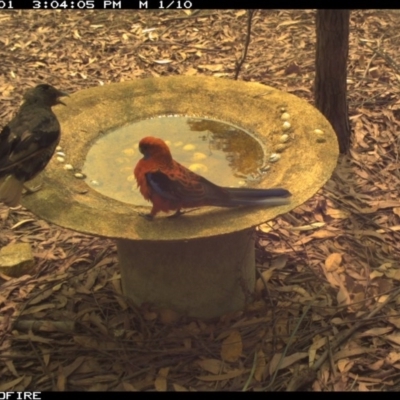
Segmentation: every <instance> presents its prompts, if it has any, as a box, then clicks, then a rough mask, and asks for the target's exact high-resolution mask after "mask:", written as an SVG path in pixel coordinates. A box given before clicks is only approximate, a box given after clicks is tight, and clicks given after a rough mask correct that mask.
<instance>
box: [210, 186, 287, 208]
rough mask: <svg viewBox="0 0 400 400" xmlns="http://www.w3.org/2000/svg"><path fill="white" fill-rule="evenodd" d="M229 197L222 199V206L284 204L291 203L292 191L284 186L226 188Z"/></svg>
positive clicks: (271, 205) (269, 205)
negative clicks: (270, 187)
mask: <svg viewBox="0 0 400 400" xmlns="http://www.w3.org/2000/svg"><path fill="white" fill-rule="evenodd" d="M224 189H225V191H226V192H228V195H229V197H228V198H227V199H226V200H222V199H221V203H220V204H215V205H218V206H220V207H235V206H262V205H264V206H267V207H273V206H282V205H285V204H289V203H290V199H289V197H290V196H291V193H290V192H289V191H288V190H286V189H282V188H272V189H251V188H224Z"/></svg>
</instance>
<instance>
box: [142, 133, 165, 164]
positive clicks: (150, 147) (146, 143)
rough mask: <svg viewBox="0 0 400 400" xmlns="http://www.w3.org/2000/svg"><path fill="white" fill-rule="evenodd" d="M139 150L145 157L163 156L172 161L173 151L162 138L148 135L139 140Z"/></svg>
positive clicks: (157, 157)
mask: <svg viewBox="0 0 400 400" xmlns="http://www.w3.org/2000/svg"><path fill="white" fill-rule="evenodd" d="M139 151H140V152H141V153H142V154H143V156H144V158H145V159H149V158H156V159H160V158H162V159H163V160H164V161H169V160H171V161H172V156H171V152H170V151H169V148H168V146H167V144H166V143H165V142H164V141H163V140H162V139H159V138H155V137H153V136H147V137H145V138H143V139H142V140H141V141H140V142H139Z"/></svg>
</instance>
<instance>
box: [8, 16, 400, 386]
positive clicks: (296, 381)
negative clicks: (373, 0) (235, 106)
mask: <svg viewBox="0 0 400 400" xmlns="http://www.w3.org/2000/svg"><path fill="white" fill-rule="evenodd" d="M0 21H1V25H2V32H1V33H0V54H1V56H2V57H1V58H2V70H1V71H0V89H1V100H2V108H1V111H0V118H1V121H2V122H1V124H2V125H4V124H5V123H6V122H7V121H8V120H10V118H11V117H12V116H13V114H14V113H15V110H16V109H17V107H18V105H19V104H20V101H21V96H22V93H23V92H24V91H25V90H26V89H27V88H29V87H31V86H34V85H36V84H38V83H40V82H47V83H50V84H53V85H55V86H56V87H58V88H60V89H63V90H69V91H71V92H74V91H77V90H81V89H84V88H88V87H93V86H97V85H104V84H108V83H111V82H121V81H127V80H132V79H141V78H145V77H158V76H163V75H178V74H182V75H212V76H216V77H226V78H232V77H233V76H234V74H235V65H236V60H237V59H238V58H239V57H240V55H241V53H242V50H243V43H244V42H245V32H246V12H245V11H244V10H201V11H200V10H197V11H193V12H192V11H187V12H184V11H162V12H160V11H140V12H139V11H119V12H110V11H60V12H52V11H8V12H0ZM399 24H400V13H398V12H397V11H390V10H385V11H379V10H374V11H353V12H352V14H351V29H350V31H351V35H350V54H349V62H348V71H349V72H348V99H349V107H350V116H351V123H352V129H353V135H354V141H353V142H354V143H353V146H352V149H351V154H350V156H349V157H341V159H340V160H339V163H338V167H337V169H336V171H335V173H334V175H333V177H332V179H331V180H330V181H329V182H328V183H327V184H326V185H325V187H324V188H322V189H321V190H320V191H319V192H318V194H316V195H315V196H314V197H313V198H312V199H310V200H309V201H308V202H307V203H305V204H304V205H302V206H301V207H298V208H297V209H295V210H293V211H292V212H291V213H289V214H287V215H285V216H283V217H281V218H277V219H276V220H275V221H272V222H271V223H269V224H263V225H261V226H260V227H259V228H258V229H257V231H256V233H255V234H256V236H257V245H256V246H257V247H256V254H257V263H258V272H259V275H258V281H257V287H256V293H255V298H254V300H253V302H252V303H251V304H250V305H249V307H248V308H247V310H246V311H244V312H239V313H235V314H232V315H226V316H224V317H222V318H220V319H219V320H213V321H200V320H195V319H185V318H178V317H177V316H176V315H175V314H174V313H173V312H171V311H169V310H161V311H155V310H153V309H151V307H142V308H141V309H136V308H134V307H130V305H129V304H128V303H127V300H126V299H125V298H124V297H123V296H122V291H121V286H120V275H119V270H118V266H117V257H116V249H115V246H114V243H113V242H112V241H110V240H107V239H102V238H93V237H89V236H85V235H82V234H78V233H75V232H71V231H68V230H65V229H61V228H58V227H56V226H54V225H51V224H48V223H47V222H44V221H42V220H38V219H37V218H36V217H35V216H34V215H32V214H31V213H29V212H28V211H27V210H25V209H23V208H19V209H16V210H9V209H8V208H6V207H3V206H1V207H0V224H1V229H2V235H1V237H0V245H1V246H4V245H6V244H9V243H16V242H27V243H30V244H31V246H32V248H33V251H34V255H35V260H36V262H37V267H36V269H35V273H34V274H33V275H24V276H21V277H19V278H10V277H7V276H5V275H2V276H0V285H1V286H0V288H1V291H0V348H1V352H0V391H22V390H33V389H34V390H42V391H44V390H59V391H60V390H107V391H111V390H128V391H134V390H149V391H152V390H157V391H164V390H171V391H197V390H209V391H211V390H227V391H234V390H254V391H260V390H295V389H300V388H301V389H306V390H310V391H321V390H324V391H328V390H329V391H341V390H348V391H370V390H392V391H395V390H396V391H397V390H399V388H400V312H399V309H400V306H399V303H400V295H399V293H400V289H399V288H400V286H399V281H400V268H399V261H398V260H399V259H400V246H399V245H398V243H397V242H398V241H399V239H400V232H399V230H400V200H399V196H398V190H399V187H400V174H399V150H398V149H399V140H398V132H399V128H398V126H399V120H400V100H399V98H400V97H399V91H400V90H399V87H400V86H399V82H400V56H399V54H398V49H399V47H400V35H399V34H398V29H397V27H398V26H399ZM252 32H253V34H252V38H251V42H250V47H249V49H248V54H247V58H246V60H245V62H244V65H243V67H242V69H241V71H240V74H239V79H243V80H246V81H257V82H262V83H265V84H267V85H270V86H273V87H276V88H278V89H281V90H285V91H288V92H291V93H293V94H296V95H298V96H300V97H302V98H304V99H306V100H308V101H309V102H311V103H312V101H313V94H312V93H313V81H314V63H315V61H314V58H315V54H314V48H315V12H314V11H304V10H303V11H299V10H297V11H289V10H284V11H280V10H262V11H258V12H257V13H256V14H255V16H254V19H253V27H252Z"/></svg>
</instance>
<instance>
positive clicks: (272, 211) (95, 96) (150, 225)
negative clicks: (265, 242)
mask: <svg viewBox="0 0 400 400" xmlns="http://www.w3.org/2000/svg"><path fill="white" fill-rule="evenodd" d="M65 103H66V104H67V107H55V109H54V111H55V113H56V114H57V116H58V118H59V121H60V123H61V127H62V138H61V143H60V144H61V146H62V149H63V152H64V153H65V154H66V156H65V163H68V164H71V165H72V166H73V167H74V170H73V171H67V170H66V169H64V164H63V163H60V162H59V161H57V159H56V157H53V159H52V161H51V162H50V163H49V165H48V167H47V168H46V170H45V171H44V172H43V173H42V174H41V178H40V179H41V180H42V181H43V187H42V189H41V190H40V191H38V192H36V193H34V194H31V195H29V196H25V197H24V198H23V201H22V204H23V205H24V206H25V207H27V208H28V209H30V210H31V211H32V212H34V213H35V214H36V215H38V216H39V217H41V218H43V219H45V220H48V221H50V222H53V223H55V224H58V225H60V226H63V227H65V228H69V229H72V230H76V231H79V232H83V233H87V234H91V235H97V236H104V237H108V238H113V239H115V240H116V243H117V249H118V257H119V266H120V268H121V280H122V287H123V291H124V293H125V295H126V296H128V297H129V298H131V299H132V300H133V301H134V303H135V304H138V305H140V304H142V303H144V302H146V303H152V304H155V305H156V306H158V307H160V308H169V309H173V310H175V311H177V312H179V313H182V314H186V315H188V316H195V317H201V318H210V317H216V316H220V315H222V314H224V313H226V312H231V311H236V310H240V309H243V307H244V306H245V304H246V301H248V300H249V298H250V295H251V293H252V292H253V290H254V281H255V260H254V241H253V239H252V233H253V228H254V227H255V226H257V225H259V224H261V223H263V222H266V221H269V220H271V219H273V218H274V217H276V216H278V215H280V214H283V213H286V212H288V211H290V210H291V209H293V208H294V207H296V206H298V205H300V204H302V203H304V202H305V201H306V200H307V199H309V198H310V197H311V196H313V195H314V194H315V193H316V192H317V190H318V189H319V188H320V187H321V186H322V185H323V184H324V183H325V182H326V181H327V180H328V179H329V177H330V176H331V173H332V171H333V169H334V168H335V166H336V161H337V157H338V146H337V141H336V136H335V133H334V131H333V129H332V127H331V126H330V124H329V123H328V122H327V121H326V119H325V118H324V117H323V116H322V115H321V114H320V113H319V112H318V111H317V110H316V109H315V108H313V107H312V106H310V105H309V104H308V103H307V102H305V101H303V100H300V99H299V98H297V97H295V96H293V95H290V94H287V93H284V92H281V91H278V90H276V89H273V88H271V87H268V86H264V85H261V84H258V83H246V82H242V81H232V80H227V79H215V78H210V77H184V76H176V77H167V78H157V79H152V78H150V79H143V80H137V81H134V82H124V83H118V84H111V85H108V86H102V87H97V88H92V89H87V90H82V91H80V92H77V93H75V94H73V95H71V97H69V98H68V99H66V100H65ZM161 115H184V116H193V117H207V118H211V119H215V120H220V121H226V122H227V123H231V124H234V125H236V126H239V127H242V128H243V129H245V130H247V131H250V132H252V133H253V135H254V136H256V137H257V138H258V139H259V140H260V141H261V142H262V143H263V145H264V146H265V151H266V153H267V154H266V160H267V164H268V165H267V168H266V169H268V171H267V172H266V173H265V174H264V175H263V179H261V180H260V181H259V182H258V183H257V184H256V185H255V187H259V188H267V187H284V188H286V189H288V190H290V192H292V194H293V196H292V198H291V203H290V204H289V205H287V206H280V207H273V208H264V207H252V208H244V207H242V208H232V209H222V208H216V207H205V208H202V209H199V210H196V211H193V212H190V213H188V214H186V215H183V216H181V217H179V218H176V219H169V218H165V216H164V215H163V214H160V215H159V216H157V217H156V218H155V220H154V221H152V222H149V221H147V220H146V219H144V218H142V217H140V216H139V215H138V211H142V212H143V211H144V212H148V211H149V208H147V209H146V208H145V207H143V206H137V205H134V204H127V203H123V202H121V201H118V200H115V199H113V198H111V197H106V196H104V195H102V194H100V193H99V192H97V191H96V190H94V189H93V188H92V187H90V186H89V185H87V184H86V182H85V181H84V180H80V179H77V178H76V177H75V173H76V172H77V171H80V170H82V168H83V164H84V162H85V158H86V155H87V153H88V151H89V149H90V148H91V146H92V145H93V143H94V142H95V141H96V139H97V138H98V137H99V136H101V135H103V134H105V133H108V132H112V131H113V130H115V129H117V128H119V127H121V126H124V125H127V124H131V123H133V122H135V121H140V120H143V119H147V118H152V117H157V116H161ZM111 134H112V133H111ZM144 136H148V135H147V133H146V132H143V133H142V134H141V136H140V137H135V138H132V140H134V141H136V142H138V141H139V140H140V139H141V138H142V137H144ZM243 151H246V149H243ZM172 153H173V151H172ZM178 161H179V160H178ZM108 167H109V168H115V165H109V166H108ZM133 168H134V164H133V163H132V170H133ZM33 184H34V183H33ZM149 207H150V204H149Z"/></svg>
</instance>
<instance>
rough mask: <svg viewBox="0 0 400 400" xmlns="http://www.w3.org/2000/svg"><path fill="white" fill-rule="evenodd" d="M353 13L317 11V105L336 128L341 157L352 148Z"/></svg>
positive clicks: (346, 11)
mask: <svg viewBox="0 0 400 400" xmlns="http://www.w3.org/2000/svg"><path fill="white" fill-rule="evenodd" d="M349 21H350V10H317V21H316V25H317V51H316V63H315V87H314V90H315V103H316V107H317V108H318V109H319V110H320V111H321V112H322V114H324V115H325V117H326V118H327V119H328V121H329V122H330V123H331V125H332V126H333V129H334V130H335V132H336V135H337V137H338V141H339V149H340V152H341V153H347V152H348V150H349V147H350V134H351V131H350V125H349V117H348V106H347V96H346V94H347V90H346V79H347V57H348V53H349Z"/></svg>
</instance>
